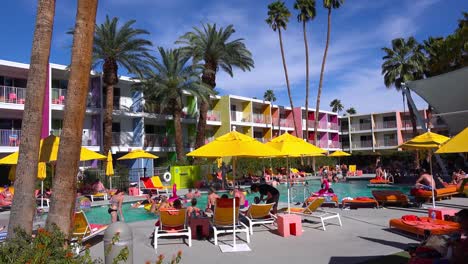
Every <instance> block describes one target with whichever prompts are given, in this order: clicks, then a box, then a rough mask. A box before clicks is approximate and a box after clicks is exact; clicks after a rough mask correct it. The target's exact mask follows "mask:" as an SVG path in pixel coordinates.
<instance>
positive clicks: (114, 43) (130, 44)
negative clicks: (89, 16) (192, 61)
mask: <svg viewBox="0 0 468 264" xmlns="http://www.w3.org/2000/svg"><path fill="white" fill-rule="evenodd" d="M135 22H136V21H135V20H129V21H127V22H125V23H124V24H123V25H122V26H120V27H119V19H118V18H116V17H114V18H112V19H110V18H109V17H108V16H106V21H104V23H102V24H101V25H98V26H97V27H96V33H95V36H94V46H93V60H94V66H98V65H102V72H103V75H102V81H103V83H104V90H105V93H106V96H105V98H106V109H105V113H104V148H103V153H107V152H108V151H109V149H110V148H111V146H112V112H113V110H114V86H115V85H117V83H118V82H119V78H118V77H117V72H118V69H119V67H123V68H124V69H126V70H127V71H128V72H129V73H131V74H138V73H141V71H142V70H144V69H145V68H146V66H147V62H148V60H149V58H151V56H150V55H149V54H148V51H149V48H150V47H151V46H152V43H151V42H150V41H149V40H146V39H144V38H142V36H143V35H148V34H149V32H148V31H146V30H143V29H136V28H134V27H133V24H135Z"/></svg>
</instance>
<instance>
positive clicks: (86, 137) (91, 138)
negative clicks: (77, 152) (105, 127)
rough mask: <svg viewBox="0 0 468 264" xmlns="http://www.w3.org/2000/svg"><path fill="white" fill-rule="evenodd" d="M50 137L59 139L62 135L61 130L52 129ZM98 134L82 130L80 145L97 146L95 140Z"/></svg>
mask: <svg viewBox="0 0 468 264" xmlns="http://www.w3.org/2000/svg"><path fill="white" fill-rule="evenodd" d="M51 132H52V135H54V136H56V137H60V136H61V134H62V129H52V131H51ZM97 138H98V132H97V131H93V130H90V129H83V134H82V136H81V145H82V146H99V142H98V140H97Z"/></svg>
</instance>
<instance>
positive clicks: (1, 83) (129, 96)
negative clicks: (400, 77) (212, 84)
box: [0, 60, 447, 167]
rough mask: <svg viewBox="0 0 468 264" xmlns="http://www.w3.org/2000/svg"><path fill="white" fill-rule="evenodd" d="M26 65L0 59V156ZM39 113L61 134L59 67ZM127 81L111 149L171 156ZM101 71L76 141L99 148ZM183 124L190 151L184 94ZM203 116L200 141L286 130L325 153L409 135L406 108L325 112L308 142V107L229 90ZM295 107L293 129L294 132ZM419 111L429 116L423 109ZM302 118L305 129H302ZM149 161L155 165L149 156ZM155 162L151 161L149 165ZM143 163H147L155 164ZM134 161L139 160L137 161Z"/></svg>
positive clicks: (157, 119)
mask: <svg viewBox="0 0 468 264" xmlns="http://www.w3.org/2000/svg"><path fill="white" fill-rule="evenodd" d="M28 69H29V65H28V64H23V63H17V62H11V61H5V60H0V157H3V156H6V155H7V154H9V153H12V152H14V151H17V150H18V146H19V144H20V142H21V122H22V115H23V110H24V102H25V97H26V82H27V76H28ZM48 74H49V75H48V82H47V87H46V88H47V89H46V98H45V99H46V100H45V103H44V114H43V135H42V136H43V137H45V136H47V135H48V134H49V133H53V134H54V135H57V136H59V135H60V133H61V129H62V121H63V113H64V108H65V105H64V104H65V98H66V96H67V84H68V81H67V79H68V75H69V72H68V70H67V67H66V66H65V65H57V64H52V63H51V64H50V65H49V72H48ZM132 84H133V81H132V80H131V79H130V78H128V77H120V80H119V83H118V84H117V85H116V87H115V88H114V98H113V100H114V112H113V124H112V153H113V154H115V155H116V156H121V155H124V154H125V153H127V152H129V151H131V150H133V149H144V150H146V151H149V152H152V153H155V154H156V155H158V156H159V157H160V159H158V160H156V161H155V162H156V163H161V162H164V161H167V160H173V159H175V145H174V137H173V133H174V129H173V122H172V116H170V115H167V114H164V113H161V111H160V109H159V107H158V105H157V104H156V103H154V102H148V101H145V100H144V99H143V95H142V93H141V92H137V91H135V90H134V89H132ZM102 87H103V83H102V80H101V77H100V75H99V74H97V73H95V72H91V73H90V85H89V92H88V100H87V105H86V117H85V121H84V125H83V137H82V145H83V146H85V147H87V148H89V149H91V150H94V151H101V150H102V144H103V112H104V102H105V98H104V97H105V93H103V89H102ZM184 106H185V107H184V114H183V118H182V129H183V138H184V147H185V151H190V150H193V148H194V142H195V134H196V122H197V112H198V110H197V102H196V100H195V98H194V97H192V96H191V95H190V94H187V95H186V96H185V98H184ZM210 107H211V108H210V110H209V112H208V115H207V131H206V142H210V141H212V140H213V139H214V138H216V137H218V136H220V135H223V134H225V133H227V132H229V131H231V130H234V129H235V130H236V131H238V132H241V133H244V134H246V135H249V136H252V137H254V138H256V139H257V140H259V141H261V142H267V141H269V140H271V139H272V138H274V137H276V136H278V135H280V134H282V133H284V131H287V132H289V133H292V134H294V135H296V136H300V137H303V138H304V139H306V140H308V141H309V142H310V143H313V144H315V145H317V146H319V147H321V148H323V149H326V150H328V151H334V150H338V149H343V150H345V151H350V152H353V151H364V152H373V151H377V150H385V149H388V150H396V146H398V145H399V144H401V143H403V141H405V140H406V139H408V138H409V137H410V135H411V123H410V122H409V119H408V114H407V113H404V112H398V111H393V112H388V113H375V114H374V113H372V114H357V115H351V116H339V115H338V114H337V113H334V112H330V111H320V113H319V115H318V119H319V122H318V140H317V142H314V140H313V139H314V132H313V125H314V118H315V113H314V111H313V110H310V109H309V111H306V109H305V108H303V107H295V108H294V109H291V108H290V107H287V106H279V105H274V104H272V103H271V102H267V101H263V100H258V99H253V98H247V97H242V96H235V95H223V96H213V97H212V98H211V104H210ZM293 112H294V114H295V117H296V123H297V126H298V131H295V130H294V120H293ZM421 114H422V115H423V116H424V117H425V118H428V114H427V112H426V111H421ZM429 121H430V122H431V126H432V127H433V128H435V129H438V131H437V132H444V131H446V130H447V129H446V126H445V125H444V124H443V122H442V121H441V120H439V119H435V120H429ZM306 122H307V123H308V124H309V132H308V134H306V131H305V130H306V129H305V127H306ZM148 162H151V163H152V162H153V161H152V160H149V161H148ZM151 165H153V164H151ZM151 165H150V164H147V166H148V167H153V166H151ZM136 166H138V164H136Z"/></svg>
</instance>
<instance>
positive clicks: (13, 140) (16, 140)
mask: <svg viewBox="0 0 468 264" xmlns="http://www.w3.org/2000/svg"><path fill="white" fill-rule="evenodd" d="M20 140H21V130H17V129H0V146H5V147H18V146H19V144H20Z"/></svg>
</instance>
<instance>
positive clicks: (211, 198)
mask: <svg viewBox="0 0 468 264" xmlns="http://www.w3.org/2000/svg"><path fill="white" fill-rule="evenodd" d="M218 198H219V196H218V195H217V194H216V192H215V190H214V189H213V188H211V189H210V191H209V193H208V197H207V199H208V202H207V203H206V210H205V211H206V212H207V213H211V214H212V213H213V212H214V208H215V205H216V199H218Z"/></svg>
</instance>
